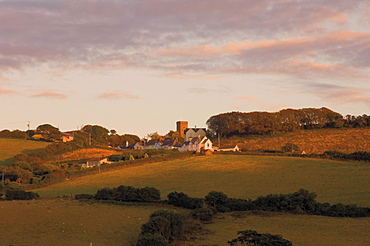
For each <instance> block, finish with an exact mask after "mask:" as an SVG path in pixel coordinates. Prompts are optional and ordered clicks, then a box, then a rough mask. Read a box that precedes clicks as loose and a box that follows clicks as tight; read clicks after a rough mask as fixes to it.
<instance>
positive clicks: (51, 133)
mask: <svg viewBox="0 0 370 246" xmlns="http://www.w3.org/2000/svg"><path fill="white" fill-rule="evenodd" d="M36 133H39V134H41V135H42V137H43V138H44V139H46V140H51V141H55V140H60V139H61V138H62V133H61V132H60V131H59V128H57V127H55V126H52V125H50V124H43V125H39V126H38V127H37V128H36Z"/></svg>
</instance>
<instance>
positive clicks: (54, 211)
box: [0, 155, 370, 246]
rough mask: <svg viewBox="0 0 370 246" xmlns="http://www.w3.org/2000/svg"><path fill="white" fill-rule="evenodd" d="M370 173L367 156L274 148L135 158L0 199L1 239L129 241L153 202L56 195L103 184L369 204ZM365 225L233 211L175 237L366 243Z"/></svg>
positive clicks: (301, 245)
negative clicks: (267, 236) (148, 160)
mask: <svg viewBox="0 0 370 246" xmlns="http://www.w3.org/2000/svg"><path fill="white" fill-rule="evenodd" d="M369 174H370V165H369V163H363V162H340V161H330V160H317V159H306V158H293V157H271V156H237V155H213V156H198V157H192V158H188V159H184V160H175V161H164V162H158V163H152V164H146V165H141V166H133V167H128V168H123V169H121V170H118V171H111V172H106V173H101V174H97V175H91V176H84V177H79V178H76V179H73V180H69V181H64V182H62V183H58V184H55V185H51V186H48V187H44V188H40V189H37V190H34V191H35V192H37V193H39V194H40V196H41V197H43V199H41V200H36V201H15V202H5V201H4V202H0V218H2V222H4V223H5V224H6V225H7V227H6V228H4V229H2V238H5V241H2V243H3V242H4V245H89V241H92V242H93V245H122V246H130V245H132V243H133V242H134V241H135V239H136V238H137V236H138V234H139V232H140V226H141V224H143V223H144V222H146V221H147V219H148V216H149V214H150V213H151V212H153V211H154V210H157V209H158V207H153V206H137V207H128V206H119V205H108V204H99V203H93V204H87V203H81V202H78V201H73V200H72V201H69V200H68V199H67V200H65V199H60V198H55V197H57V196H63V195H67V196H69V197H70V196H71V195H74V194H77V193H90V194H94V193H95V192H96V191H97V190H98V189H100V188H103V187H117V186H119V185H131V186H135V187H144V186H153V187H156V188H158V189H159V190H160V191H161V192H162V197H163V198H166V195H167V194H168V193H170V192H172V191H182V192H184V193H186V194H188V195H190V196H193V197H204V196H205V195H206V194H207V193H208V192H209V191H211V190H216V191H223V192H224V193H226V194H227V195H228V196H229V197H236V198H256V197H257V196H259V195H266V194H270V193H291V192H294V191H297V190H298V189H300V188H304V189H308V190H309V191H311V192H316V193H317V194H318V198H317V200H318V201H320V202H326V201H327V202H330V203H337V202H341V203H344V204H354V203H355V204H358V205H360V206H370V199H369V197H370V182H369ZM47 198H54V199H47ZM167 209H174V208H173V207H167ZM176 210H177V211H181V212H183V213H184V210H181V209H178V208H176ZM185 213H187V211H185ZM235 214H236V215H237V216H233V215H235ZM139 218H140V219H139ZM368 228H370V218H358V219H352V218H331V217H324V216H310V215H293V214H284V213H261V214H254V213H251V212H243V213H240V212H239V213H235V212H234V213H226V214H218V215H217V218H216V219H215V221H214V223H210V224H205V225H204V230H203V231H202V232H201V233H199V234H195V235H192V236H191V237H192V238H193V240H191V241H185V242H181V243H178V244H175V245H179V246H180V245H181V246H188V245H189V246H190V245H194V246H195V245H197V246H199V245H204V246H205V245H220V246H226V245H227V241H228V240H231V239H233V238H235V237H236V236H237V235H236V232H237V231H239V230H247V229H251V230H257V231H258V232H262V233H272V234H280V235H282V236H283V237H284V238H286V239H288V240H291V241H292V242H293V244H294V245H295V246H307V245H308V246H310V245H312V246H326V245H336V246H346V245H352V246H365V245H370V239H369V236H368ZM3 231H4V232H3ZM18 235H22V237H19V236H18Z"/></svg>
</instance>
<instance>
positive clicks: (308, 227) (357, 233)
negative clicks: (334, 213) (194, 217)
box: [181, 212, 370, 246]
mask: <svg viewBox="0 0 370 246" xmlns="http://www.w3.org/2000/svg"><path fill="white" fill-rule="evenodd" d="M240 214H242V216H240ZM238 215H239V216H238V218H235V217H234V216H232V213H226V214H219V215H218V218H217V219H216V220H215V221H214V223H211V224H206V225H204V228H205V229H206V230H208V231H209V232H208V233H207V234H206V235H197V239H195V240H193V241H192V242H191V243H189V242H184V243H183V244H181V245H182V246H188V245H194V246H195V245H197V246H198V245H220V246H221V245H222V246H227V245H228V244H227V243H226V242H227V241H228V240H231V239H233V238H236V237H237V235H236V233H237V231H243V230H247V229H248V230H256V231H258V232H260V233H270V234H278V235H282V236H283V238H285V239H288V240H290V241H292V242H293V245H294V246H328V245H333V246H347V245H351V246H367V245H370V237H369V228H370V218H361V219H351V218H332V217H324V216H313V215H292V214H282V213H266V214H262V215H253V214H252V213H248V212H245V213H238Z"/></svg>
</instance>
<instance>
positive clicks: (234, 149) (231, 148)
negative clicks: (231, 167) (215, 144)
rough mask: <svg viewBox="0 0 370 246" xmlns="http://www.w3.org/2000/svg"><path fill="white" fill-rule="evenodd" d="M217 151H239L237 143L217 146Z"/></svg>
mask: <svg viewBox="0 0 370 246" xmlns="http://www.w3.org/2000/svg"><path fill="white" fill-rule="evenodd" d="M218 151H234V152H236V151H240V149H239V146H238V145H233V146H227V147H222V148H218Z"/></svg>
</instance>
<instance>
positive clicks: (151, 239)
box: [136, 233, 170, 246]
mask: <svg viewBox="0 0 370 246" xmlns="http://www.w3.org/2000/svg"><path fill="white" fill-rule="evenodd" d="M169 245H170V244H169V243H168V242H167V241H166V239H165V238H164V237H163V236H161V235H159V234H158V233H155V234H145V235H140V236H139V239H138V240H137V243H136V246H169Z"/></svg>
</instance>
